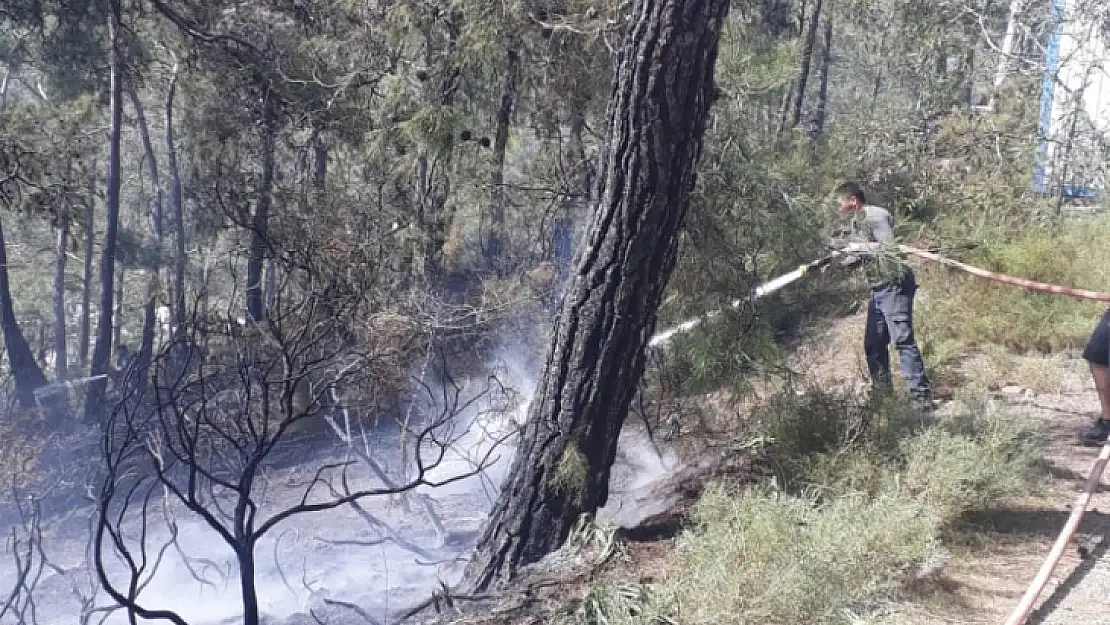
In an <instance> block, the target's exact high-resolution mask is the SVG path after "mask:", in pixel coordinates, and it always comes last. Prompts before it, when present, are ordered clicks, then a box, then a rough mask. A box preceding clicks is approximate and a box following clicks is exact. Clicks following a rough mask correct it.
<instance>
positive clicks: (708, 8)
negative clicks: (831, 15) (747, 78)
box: [464, 0, 729, 590]
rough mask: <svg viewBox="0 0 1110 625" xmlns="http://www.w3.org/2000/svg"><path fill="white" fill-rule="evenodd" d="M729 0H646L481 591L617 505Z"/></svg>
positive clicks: (482, 556) (474, 586) (622, 61)
mask: <svg viewBox="0 0 1110 625" xmlns="http://www.w3.org/2000/svg"><path fill="white" fill-rule="evenodd" d="M728 6H729V2H728V0H640V1H639V2H638V3H637V5H636V8H635V9H634V10H633V14H632V17H631V19H630V21H629V24H628V27H627V30H626V32H625V35H624V41H623V43H622V45H621V49H620V53H619V56H618V61H617V65H616V74H615V77H614V83H613V90H612V92H611V96H610V100H609V110H608V116H609V131H608V137H607V140H606V147H605V149H604V151H603V152H602V154H603V156H602V166H601V171H600V177H599V181H598V195H597V197H598V207H597V211H596V215H595V217H594V221H593V223H592V224H591V226H590V231H589V234H588V236H587V245H585V246H584V247H583V248H582V249H581V250H579V252H578V254H577V255H576V258H575V272H574V276H573V278H572V283H571V285H570V288H569V290H568V292H567V295H566V296H565V297H564V299H563V305H562V312H561V314H560V316H559V321H558V324H557V326H556V328H555V332H554V340H553V342H552V346H551V352H550V354H549V356H548V361H547V366H546V368H545V369H544V375H543V378H542V380H541V382H540V385H539V388H538V389H537V391H536V395H535V401H534V402H533V404H532V409H531V411H530V414H529V419H528V424H527V426H526V428H525V431H524V433H523V435H522V438H521V441H520V447H519V449H518V451H517V455H516V459H515V461H514V464H513V468H512V470H511V471H510V474H509V476H508V477H507V479H506V481H505V486H504V488H503V490H502V492H501V495H500V497H499V498H498V501H497V503H496V504H495V505H494V508H493V511H492V513H491V514H490V517H489V519H488V520H487V522H486V524H485V526H484V528H483V530H482V533H481V536H480V538H479V540H478V543H477V547H476V552H475V554H474V557H473V558H472V559H471V560H470V564H469V565H468V568H467V573H466V578H465V582H464V586H465V587H466V588H467V589H470V590H480V589H484V588H486V587H488V586H490V585H491V584H492V583H493V582H495V581H498V580H504V579H507V578H509V577H511V576H512V575H513V574H514V573H515V572H516V571H517V570H518V569H519V567H521V566H523V565H526V564H529V563H531V562H535V561H538V560H539V559H540V558H542V557H543V556H544V555H546V554H547V553H549V552H551V551H552V550H554V549H556V548H558V547H559V546H560V545H561V544H562V543H563V541H564V540H565V539H566V537H567V535H568V534H569V532H570V530H571V528H572V526H573V524H574V523H575V522H576V520H577V519H578V518H579V517H580V516H581V515H582V514H583V513H590V512H594V511H596V510H597V509H598V507H600V506H601V505H603V504H604V503H605V500H606V499H607V497H608V489H609V471H610V468H611V466H612V464H613V461H614V458H615V455H616V449H617V438H618V436H619V434H620V430H621V426H622V425H623V423H624V420H625V417H626V416H627V413H628V407H629V403H630V402H631V400H632V396H633V394H634V393H635V392H636V387H637V384H638V382H639V380H640V377H641V374H642V372H643V367H644V359H645V356H644V348H645V346H646V343H647V340H648V338H649V337H650V336H651V333H652V332H653V331H654V328H655V321H656V311H657V308H658V306H659V302H660V300H661V298H662V294H663V290H664V287H665V286H666V284H667V280H668V279H669V277H670V274H671V270H672V269H673V268H674V264H675V258H676V252H677V248H678V240H679V231H680V229H681V228H682V224H683V221H684V219H685V216H686V212H687V209H688V207H689V201H690V191H691V189H692V188H693V185H694V180H695V171H696V166H697V161H698V158H699V155H700V152H701V142H702V135H703V134H704V131H705V126H706V120H707V118H708V114H709V108H710V105H711V103H712V101H713V100H714V98H715V97H716V86H715V85H714V83H713V68H714V65H715V63H716V58H717V47H718V41H719V39H720V33H721V28H722V24H723V21H724V18H725V14H726V13H727V11H728Z"/></svg>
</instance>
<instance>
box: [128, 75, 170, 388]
mask: <svg viewBox="0 0 1110 625" xmlns="http://www.w3.org/2000/svg"><path fill="white" fill-rule="evenodd" d="M127 94H128V96H129V97H130V99H131V106H132V108H134V109H135V120H136V123H137V125H138V127H139V136H140V137H141V138H142V140H143V151H144V152H145V153H146V162H147V166H148V168H149V169H148V170H147V171H148V172H150V186H151V188H152V189H153V190H154V196H153V198H152V199H151V204H150V223H151V229H152V230H153V231H154V243H155V254H154V267H153V272H154V275H153V276H152V277H151V281H150V287H149V288H148V289H147V293H146V302H145V303H144V304H143V332H142V339H141V341H140V343H139V353H138V354H137V355H136V357H135V382H136V384H137V385H138V388H139V391H140V392H141V391H142V390H144V389H145V388H146V384H147V374H148V373H149V371H150V363H151V360H152V359H153V357H154V325H155V323H157V316H156V315H155V308H156V307H157V305H158V285H159V284H160V283H161V274H162V247H163V243H164V229H163V227H162V178H161V176H160V175H159V172H158V156H157V155H156V154H155V153H154V143H153V142H152V141H151V139H150V128H149V127H148V126H147V123H146V115H145V114H144V112H143V103H142V102H141V101H140V100H139V94H138V91H136V90H135V89H134V88H131V89H128V91H127Z"/></svg>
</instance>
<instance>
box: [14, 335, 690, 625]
mask: <svg viewBox="0 0 1110 625" xmlns="http://www.w3.org/2000/svg"><path fill="white" fill-rule="evenodd" d="M538 369H539V366H538V364H537V363H535V362H534V361H532V360H530V359H529V358H528V357H527V355H526V352H525V350H524V349H522V348H504V349H502V350H501V351H500V352H499V353H497V354H496V356H495V358H494V359H493V362H491V363H488V366H487V367H486V370H487V371H488V375H487V377H485V378H484V379H480V378H478V377H472V378H471V379H468V380H466V382H465V383H464V384H460V385H458V386H455V385H453V384H451V383H450V382H449V381H447V380H437V379H429V378H434V377H435V374H427V372H424V373H425V375H423V376H421V377H423V379H422V380H420V381H419V383H418V384H415V385H414V388H415V389H416V392H415V393H414V394H416V395H419V396H421V397H422V398H423V399H421V400H420V401H418V402H417V405H416V407H415V408H414V410H415V411H416V412H419V413H421V414H428V415H435V414H444V411H450V412H454V413H455V414H454V415H453V417H452V419H451V420H450V423H448V424H445V425H444V426H442V427H440V428H437V431H436V437H435V438H436V440H437V441H438V443H440V444H444V443H445V444H446V452H445V453H444V454H443V458H442V462H440V463H439V464H438V465H437V466H435V468H433V469H432V470H431V471H430V472H429V473H428V474H427V476H426V477H427V479H428V480H429V481H431V482H448V481H450V480H452V479H453V478H455V477H457V476H460V475H465V474H468V473H474V474H473V475H471V476H469V477H466V478H465V479H461V480H457V481H450V483H448V484H445V485H442V486H421V487H420V488H418V489H416V491H415V492H414V493H412V494H410V495H409V496H407V497H375V498H368V499H364V500H362V501H361V502H360V508H357V509H356V508H354V507H352V506H342V507H339V508H335V509H332V510H328V511H324V512H316V513H310V514H304V515H299V516H294V517H292V518H290V519H288V520H286V521H284V522H283V523H281V524H280V525H279V526H278V527H277V528H276V529H275V530H274V531H273V532H271V533H270V534H268V535H267V536H265V537H264V538H263V539H262V540H261V541H260V542H259V543H258V545H257V546H256V549H255V552H254V555H255V557H256V569H257V572H256V575H255V584H256V590H257V596H258V599H259V603H260V609H261V612H262V613H263V615H264V621H265V622H268V623H292V622H305V621H307V622H312V619H311V618H309V617H308V616H307V615H309V614H314V615H316V616H317V617H322V618H323V617H327V618H332V619H333V620H332V622H345V621H346V620H349V619H352V618H359V617H358V615H357V614H355V613H354V612H353V611H352V610H351V609H350V608H349V607H345V606H348V605H354V606H358V608H359V609H360V610H363V611H364V612H365V613H366V614H367V615H369V616H371V617H372V618H374V619H377V620H379V621H382V622H389V621H390V620H392V619H395V618H396V617H397V616H398V615H400V614H403V613H404V611H405V610H407V609H409V608H411V607H412V606H414V605H416V604H418V603H420V602H421V601H423V600H425V599H427V598H428V597H429V596H430V595H431V593H432V592H433V591H434V589H436V588H437V587H438V586H439V585H440V583H446V584H454V583H456V582H457V581H459V579H460V577H461V575H462V572H463V568H464V567H465V563H466V561H465V558H466V557H467V556H468V554H469V552H470V550H471V549H472V547H473V544H474V540H475V538H476V535H477V532H478V530H479V529H480V526H481V523H482V522H483V520H484V518H485V516H486V514H487V513H488V510H489V509H490V507H491V505H492V503H493V501H494V499H495V498H496V496H497V493H498V490H499V488H500V486H501V484H502V482H503V481H504V479H505V477H506V475H507V474H508V472H509V470H510V469H511V465H512V461H513V457H514V454H515V445H516V435H517V433H518V432H519V431H520V429H521V427H522V425H523V424H524V423H525V421H526V419H527V416H528V411H529V408H530V406H531V401H532V395H533V392H534V391H535V388H536V385H537V382H538ZM429 389H430V390H429ZM456 411H457V412H456ZM353 444H356V445H363V444H364V445H365V448H364V451H365V453H367V454H368V455H369V456H370V457H372V458H374V459H375V460H376V461H379V462H381V463H382V465H383V466H384V465H388V466H390V467H391V474H393V475H394V476H397V473H396V471H397V470H400V473H401V474H402V475H401V477H403V474H404V473H406V472H408V473H410V474H411V472H412V470H413V465H414V463H415V461H414V460H413V456H412V454H414V453H417V451H418V450H414V449H409V450H408V451H407V452H402V450H401V447H400V445H399V443H398V441H397V440H396V439H395V438H394V437H382V438H381V439H380V440H375V439H371V440H369V441H366V440H363V441H358V440H356V441H353ZM419 453H421V454H422V456H421V457H422V458H424V459H425V461H431V460H432V459H434V458H436V457H437V456H438V453H439V449H438V447H437V446H435V445H426V446H425V447H424V448H423V449H421V450H419ZM351 459H352V456H351V454H350V453H349V452H348V451H347V450H346V449H345V448H344V446H343V445H340V444H336V441H335V440H334V439H333V440H332V442H331V443H330V444H328V445H325V446H322V447H321V448H319V449H317V450H316V452H315V453H312V454H305V455H304V456H303V457H301V458H300V462H298V463H294V464H292V465H291V466H287V467H282V468H275V469H273V470H272V471H270V472H268V473H267V475H266V477H265V480H264V481H263V482H264V483H262V484H261V485H260V488H259V493H258V497H259V501H260V505H261V508H262V509H261V511H260V517H261V518H265V517H266V516H267V515H268V514H272V513H273V512H275V511H277V510H280V509H282V508H284V507H288V506H291V505H294V504H295V503H297V501H298V500H299V499H300V498H301V497H302V496H303V493H304V490H303V485H304V484H305V482H306V481H307V480H308V479H310V478H311V475H312V473H313V471H315V470H316V468H317V467H320V466H322V465H325V464H328V463H335V462H341V461H347V460H351ZM676 464H677V463H676V459H675V458H674V457H673V455H671V454H660V453H659V452H658V451H657V450H656V448H655V447H654V445H652V444H651V443H650V441H648V440H647V438H646V437H645V436H643V435H642V434H640V433H638V432H636V431H635V428H626V432H625V434H624V435H622V439H621V441H620V445H619V447H618V461H617V464H616V465H615V466H614V469H613V480H612V484H613V485H612V487H611V490H610V501H609V505H607V506H606V508H605V509H604V510H603V511H602V514H601V516H602V518H618V517H619V516H620V515H621V511H622V510H624V509H626V508H627V506H628V505H634V504H635V502H636V501H637V500H639V499H640V498H642V496H643V492H644V490H645V489H650V488H651V487H652V486H653V485H654V484H656V483H657V482H658V480H660V479H663V478H665V477H666V476H668V475H670V474H671V473H672V472H673V470H674V468H675V466H676ZM479 467H480V468H481V470H480V471H477V469H478V468H479ZM348 479H349V485H350V487H351V488H352V489H359V488H369V487H376V486H380V485H381V480H380V476H379V475H378V474H377V473H376V472H375V471H374V470H372V468H371V467H368V466H367V465H366V463H363V462H356V463H355V465H354V466H353V467H352V469H351V471H350V473H349V477H348ZM325 494H326V493H325ZM151 510H152V511H153V512H156V514H153V515H152V516H151V517H150V518H148V519H147V525H146V527H145V530H146V532H147V536H146V544H147V549H146V550H145V554H146V557H147V559H148V566H149V569H150V570H149V571H148V572H147V573H146V574H145V575H144V576H143V586H142V588H141V590H140V592H139V595H138V596H139V602H140V603H141V604H142V605H143V606H144V607H146V608H150V609H159V610H172V611H174V612H176V613H177V614H178V615H180V616H181V618H183V619H184V620H185V621H186V622H188V623H190V625H223V624H225V623H226V624H230V623H236V622H239V621H240V620H241V618H242V598H241V590H240V582H239V577H238V575H239V573H238V563H237V560H236V558H235V555H234V554H233V553H232V552H231V549H230V548H229V547H228V546H227V545H226V544H225V543H224V542H223V540H221V539H220V537H219V536H218V535H217V533H216V532H215V531H214V530H213V529H212V528H210V527H209V526H208V525H207V524H206V523H205V522H204V521H203V520H202V519H201V518H200V517H199V516H198V515H196V514H195V513H193V512H190V511H188V510H185V509H183V507H182V506H180V505H179V504H176V503H173V502H172V501H170V500H166V501H159V502H157V503H156V504H155V505H153V506H152V507H151ZM94 514H95V509H94V508H93V507H92V505H91V504H89V503H85V504H83V505H82V507H81V508H79V509H74V510H68V511H67V514H64V515H57V516H55V518H51V519H47V523H46V526H47V527H46V531H45V533H44V543H43V548H44V550H45V552H46V554H47V557H48V558H49V559H50V560H51V562H52V563H54V564H56V565H57V567H56V568H49V569H46V570H44V571H43V574H42V576H41V578H40V579H39V581H38V586H37V587H36V590H35V592H36V602H37V606H38V615H37V616H38V623H40V624H41V625H54V624H59V625H61V624H66V625H69V624H71V623H74V622H78V621H79V618H80V617H81V616H82V615H83V614H87V613H88V610H89V608H90V607H100V606H106V605H112V603H113V602H112V601H111V600H110V599H109V598H108V597H107V596H106V595H105V593H104V592H103V591H102V590H98V584H96V583H95V575H94V573H93V570H92V566H91V558H90V556H89V553H90V550H89V548H88V545H89V541H90V537H91V525H90V523H89V519H90V518H93V516H94ZM124 529H125V534H126V535H127V537H128V539H129V540H130V541H132V543H134V541H136V540H138V537H140V536H141V533H142V532H143V530H144V527H143V524H142V519H141V518H140V517H139V516H138V515H137V514H133V515H131V517H130V518H129V519H128V521H127V522H126V523H125V524H124ZM171 539H172V540H171ZM0 556H3V557H5V559H4V560H0V593H3V592H6V589H8V588H11V587H12V585H13V584H14V583H15V581H16V577H17V571H16V570H15V567H14V566H10V565H9V563H10V562H11V561H10V559H8V556H10V554H3V553H0ZM107 569H108V574H109V577H110V578H111V579H112V580H113V581H114V582H115V584H116V586H117V587H118V588H126V587H127V579H128V577H127V575H126V573H127V566H126V562H125V561H124V560H123V559H121V558H119V557H111V558H108V562H107ZM75 590H77V591H79V592H75ZM80 595H84V598H85V599H86V600H87V599H89V598H92V599H94V600H93V601H92V602H85V601H82V600H81V597H80ZM340 601H341V602H342V603H338V602H340ZM327 618H324V621H325V622H327ZM98 619H99V617H97V618H94V620H93V622H97V621H98ZM2 622H4V621H3V620H2V619H0V623H2ZM103 622H104V623H105V624H106V625H116V624H119V625H123V624H125V623H127V622H128V618H127V615H126V614H125V613H124V612H123V611H116V612H114V613H112V614H110V615H109V616H108V617H107V618H106V619H105V620H104V621H103Z"/></svg>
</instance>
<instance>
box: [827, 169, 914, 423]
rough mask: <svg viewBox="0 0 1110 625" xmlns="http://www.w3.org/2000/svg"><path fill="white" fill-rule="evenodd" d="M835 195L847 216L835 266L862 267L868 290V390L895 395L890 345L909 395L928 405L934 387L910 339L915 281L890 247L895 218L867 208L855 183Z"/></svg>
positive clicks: (838, 242) (912, 339)
mask: <svg viewBox="0 0 1110 625" xmlns="http://www.w3.org/2000/svg"><path fill="white" fill-rule="evenodd" d="M836 196H837V200H838V201H839V203H840V212H841V213H844V214H847V215H850V216H851V221H850V223H849V226H848V228H847V232H846V233H845V234H846V235H845V236H843V237H840V240H837V241H834V245H836V247H838V248H841V249H842V250H843V252H844V254H845V256H844V257H843V258H842V260H841V261H840V263H839V264H840V266H841V267H845V268H854V267H857V266H861V265H862V266H863V268H864V271H865V273H866V275H867V281H868V283H869V285H870V287H871V297H870V301H869V303H868V308H867V330H866V332H865V335H864V340H863V347H864V352H865V353H866V355H867V369H868V372H869V373H870V375H871V386H872V389H873V391H877V392H879V393H884V394H885V393H890V392H892V391H893V385H892V381H891V371H890V352H889V351H888V349H887V346H888V345H889V344H890V343H894V346H895V348H897V350H898V360H899V365H900V370H901V373H902V378H903V379H904V380H905V381H906V384H907V385H908V387H909V393H910V397H911V398H913V400H914V401H915V402H918V403H920V404H922V405H923V406H925V407H930V406H931V404H932V384H931V383H930V382H929V378H928V377H927V376H926V375H925V363H924V362H923V361H922V359H921V350H920V349H918V347H917V343H916V341H915V339H914V335H913V298H914V294H915V293H916V291H917V282H916V280H915V278H914V274H913V270H912V269H910V267H909V265H907V264H906V263H905V262H904V261H902V259H901V257H900V255H899V253H898V250H897V249H896V248H894V246H895V241H894V219H893V218H892V217H891V215H890V212H889V211H887V210H886V209H883V208H880V207H878V206H872V205H870V204H868V203H867V200H866V197H865V196H864V193H863V190H862V189H860V187H859V185H858V184H856V183H854V182H846V183H844V184H842V185H840V186H839V187H837V188H836Z"/></svg>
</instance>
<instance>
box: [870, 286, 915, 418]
mask: <svg viewBox="0 0 1110 625" xmlns="http://www.w3.org/2000/svg"><path fill="white" fill-rule="evenodd" d="M916 291H917V282H916V280H915V279H914V276H913V273H907V275H906V276H905V277H904V278H903V279H901V280H899V281H896V282H884V283H882V284H878V285H875V286H872V287H871V303H870V306H868V309H867V332H866V333H865V335H864V339H863V348H864V351H865V352H866V353H867V369H868V371H869V372H870V374H871V384H872V387H873V388H875V389H876V390H881V391H887V392H889V391H890V390H892V388H893V387H892V384H891V373H890V352H889V351H887V345H889V344H890V343H892V342H893V343H894V346H895V347H896V348H897V349H898V360H899V365H901V371H902V378H903V379H904V380H906V383H907V384H908V385H909V390H910V395H911V396H912V397H914V398H915V399H928V398H929V395H930V383H929V378H928V377H926V376H925V363H924V362H922V360H921V350H919V349H918V348H917V343H916V342H915V341H914V336H913V296H914V293H915V292H916Z"/></svg>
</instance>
